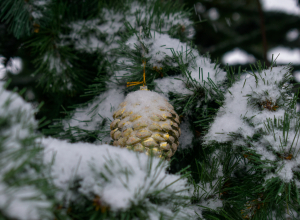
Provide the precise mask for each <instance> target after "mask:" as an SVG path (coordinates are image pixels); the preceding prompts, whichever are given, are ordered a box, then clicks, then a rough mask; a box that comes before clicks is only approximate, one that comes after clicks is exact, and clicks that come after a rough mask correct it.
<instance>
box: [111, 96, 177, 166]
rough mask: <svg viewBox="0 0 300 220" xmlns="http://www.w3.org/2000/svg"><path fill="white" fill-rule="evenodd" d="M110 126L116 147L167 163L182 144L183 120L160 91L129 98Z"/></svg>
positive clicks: (114, 116) (114, 115) (120, 106)
mask: <svg viewBox="0 0 300 220" xmlns="http://www.w3.org/2000/svg"><path fill="white" fill-rule="evenodd" d="M113 118H114V121H113V122H112V123H111V125H110V129H111V133H110V136H111V137H112V139H113V140H114V142H113V145H114V146H121V147H127V148H128V149H132V150H134V151H138V152H145V153H146V154H148V155H149V154H153V155H155V156H159V157H163V158H165V159H167V160H169V159H170V158H171V156H173V155H174V153H175V151H176V150H177V146H178V144H179V142H178V138H179V136H180V133H181V131H180V128H179V123H180V122H179V117H178V115H177V114H176V112H175V111H174V108H173V106H172V105H171V104H170V103H169V102H168V101H167V100H166V99H165V98H163V97H162V96H161V95H159V94H158V93H156V92H152V91H147V90H139V91H135V92H132V93H130V94H128V95H127V97H126V98H125V100H124V102H122V103H121V104H120V105H119V107H118V109H117V111H115V112H114V114H113Z"/></svg>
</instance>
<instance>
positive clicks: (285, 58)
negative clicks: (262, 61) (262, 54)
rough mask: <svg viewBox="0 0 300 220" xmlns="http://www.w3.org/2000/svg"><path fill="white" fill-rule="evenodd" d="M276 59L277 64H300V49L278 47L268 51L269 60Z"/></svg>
mask: <svg viewBox="0 0 300 220" xmlns="http://www.w3.org/2000/svg"><path fill="white" fill-rule="evenodd" d="M272 54H274V55H273V60H275V59H276V57H277V56H278V57H277V59H276V63H277V64H288V63H292V64H300V49H292V50H291V49H288V48H285V47H276V48H273V49H271V50H269V51H268V54H267V55H268V59H269V60H272Z"/></svg>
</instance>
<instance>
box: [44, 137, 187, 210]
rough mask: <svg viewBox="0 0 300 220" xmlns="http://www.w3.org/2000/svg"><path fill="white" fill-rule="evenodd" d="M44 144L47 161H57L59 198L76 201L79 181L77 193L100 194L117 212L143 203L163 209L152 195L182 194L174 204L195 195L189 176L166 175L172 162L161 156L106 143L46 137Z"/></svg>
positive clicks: (54, 170)
mask: <svg viewBox="0 0 300 220" xmlns="http://www.w3.org/2000/svg"><path fill="white" fill-rule="evenodd" d="M41 143H42V144H43V145H44V146H45V149H44V162H45V163H53V165H52V167H51V176H52V177H53V181H54V184H55V186H56V187H58V188H59V189H60V193H59V194H58V195H57V196H58V198H59V199H62V198H67V199H69V200H71V201H74V202H76V199H77V197H78V194H76V192H72V191H71V190H70V187H72V185H74V183H75V182H76V181H77V182H78V189H77V190H78V191H77V193H81V194H83V195H85V196H87V197H88V198H90V199H91V200H92V199H93V198H94V197H95V196H96V195H98V196H99V197H100V199H101V203H103V204H105V205H108V206H109V207H110V209H111V210H113V211H117V210H126V209H129V208H130V207H131V206H132V205H138V204H140V203H144V205H146V206H155V207H156V208H159V206H157V205H154V204H151V202H150V201H148V200H147V199H145V198H147V197H148V196H150V195H155V196H156V197H158V198H168V197H173V196H175V195H177V196H179V197H178V199H175V198H173V200H172V202H174V203H176V202H185V200H184V199H183V198H180V196H182V197H183V196H191V192H190V191H189V186H188V184H187V181H186V179H180V176H179V175H172V174H166V168H167V166H168V163H167V162H166V161H162V160H161V159H159V158H155V157H148V156H147V155H146V154H143V153H136V152H134V151H130V150H128V149H126V148H119V147H113V146H110V145H105V144H104V145H94V144H88V143H75V144H71V143H67V142H66V141H61V140H57V139H53V138H44V139H42V140H41ZM53 159H54V161H53ZM52 161H53V162H52ZM156 193H157V194H156ZM165 207H168V206H167V204H166V206H165ZM169 208H170V207H169ZM169 208H168V209H169Z"/></svg>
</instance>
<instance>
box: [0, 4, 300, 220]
mask: <svg viewBox="0 0 300 220" xmlns="http://www.w3.org/2000/svg"><path fill="white" fill-rule="evenodd" d="M0 13H1V14H0V18H1V19H2V20H3V21H5V22H6V24H7V25H8V27H9V30H10V31H11V33H12V34H13V35H14V36H15V37H17V38H20V40H21V41H22V42H23V44H24V45H25V46H26V48H27V49H28V50H30V52H31V53H32V54H33V56H34V57H35V59H34V60H33V63H34V65H35V71H34V72H33V74H35V76H36V77H37V78H38V80H39V84H38V85H37V86H42V87H44V88H45V93H47V92H49V91H52V92H56V93H61V94H65V95H71V96H72V95H73V94H74V93H78V94H80V95H81V96H84V97H88V99H86V100H88V101H86V102H83V103H80V104H76V105H73V106H68V108H67V109H65V111H64V117H61V118H57V119H56V120H54V121H52V122H46V121H45V119H43V120H40V121H37V120H36V119H35V114H36V113H37V112H38V111H39V108H35V107H33V106H32V105H30V104H29V103H27V102H25V101H24V100H23V99H22V98H21V96H22V95H23V93H24V91H21V92H19V94H17V93H16V91H7V90H6V87H7V86H8V84H9V82H7V83H6V84H4V83H1V84H0V125H1V127H0V164H1V170H0V173H1V177H0V218H1V219H22V220H23V219H24V220H26V219H30V220H33V219H34V220H35V219H59V220H60V219H61V220H64V219H76V220H77V219H78V220H79V219H178V220H181V219H220V220H223V219H297V217H298V213H299V211H300V210H299V208H300V207H299V205H300V198H299V187H300V180H299V177H300V176H299V161H300V158H299V153H298V152H299V146H300V145H299V144H300V143H298V139H299V129H300V124H299V122H300V121H299V120H300V119H299V115H298V114H297V113H296V96H294V94H293V93H292V91H291V89H292V86H291V84H289V82H290V81H291V79H292V76H291V68H290V66H276V62H275V61H272V63H271V65H270V66H269V67H266V66H264V65H263V64H261V63H257V64H256V65H254V67H253V66H251V67H250V68H251V69H252V71H251V72H246V71H244V72H241V71H239V74H237V75H235V74H234V73H233V72H231V71H229V70H228V69H227V70H226V71H225V70H224V69H223V68H222V67H221V66H220V64H218V62H213V61H212V60H211V59H210V57H209V56H208V55H200V54H199V52H198V50H197V49H196V47H195V46H194V45H193V37H194V34H195V30H194V27H193V25H194V23H193V22H192V21H191V20H190V18H191V16H192V14H191V13H192V12H191V10H190V11H186V10H185V9H184V8H183V7H182V5H180V4H179V3H178V2H175V3H174V2H171V1H160V0H157V1H156V0H148V1H138V0H137V1H132V0H128V1H124V2H118V3H116V2H114V3H111V2H109V1H107V2H105V1H96V0H86V1H79V0H73V1H60V0H25V1H23V0H5V1H1V2H0ZM144 70H145V73H146V84H147V86H148V89H150V90H151V91H154V92H156V93H159V94H160V95H162V96H163V97H164V98H166V99H167V100H168V101H169V102H170V103H171V104H172V105H173V106H174V110H175V111H176V113H177V114H178V115H180V120H181V124H180V129H181V136H180V138H179V146H178V150H177V152H176V153H175V155H174V156H173V157H172V160H171V161H170V162H168V161H165V160H162V159H160V158H157V157H153V156H151V155H149V156H147V155H145V154H140V153H136V152H133V151H131V150H130V149H126V148H125V149H124V148H123V149H122V148H120V147H118V146H112V145H113V142H112V139H111V136H110V124H111V122H112V121H113V112H114V111H115V110H116V109H117V108H118V106H119V104H120V103H122V102H123V101H124V99H125V97H126V96H127V95H128V94H132V92H133V91H136V90H138V89H139V86H140V85H136V84H134V85H133V86H130V87H127V86H126V85H128V83H130V82H141V81H143V71H144ZM145 94H146V93H145ZM147 98H148V97H147V96H145V97H144V99H145V100H146V99H147ZM149 105H150V106H151V103H149ZM47 123H50V124H47ZM46 124H47V129H43V128H44V127H45V125H46Z"/></svg>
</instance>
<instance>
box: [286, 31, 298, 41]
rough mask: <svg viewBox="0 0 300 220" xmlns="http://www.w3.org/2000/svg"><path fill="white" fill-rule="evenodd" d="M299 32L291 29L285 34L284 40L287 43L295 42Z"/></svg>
mask: <svg viewBox="0 0 300 220" xmlns="http://www.w3.org/2000/svg"><path fill="white" fill-rule="evenodd" d="M299 34H300V33H299V30H298V29H296V28H294V29H291V30H290V31H289V32H287V33H286V39H287V40H288V41H294V40H296V39H297V38H298V37H299Z"/></svg>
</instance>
